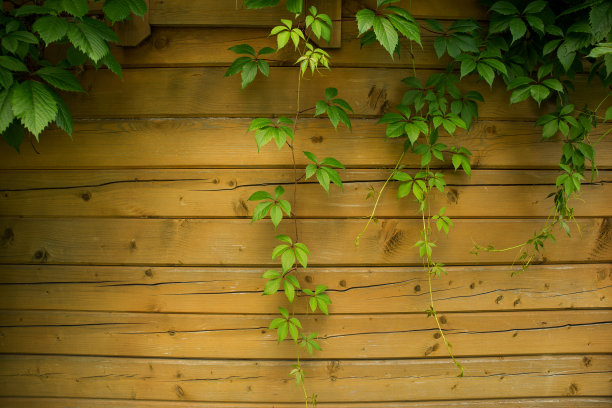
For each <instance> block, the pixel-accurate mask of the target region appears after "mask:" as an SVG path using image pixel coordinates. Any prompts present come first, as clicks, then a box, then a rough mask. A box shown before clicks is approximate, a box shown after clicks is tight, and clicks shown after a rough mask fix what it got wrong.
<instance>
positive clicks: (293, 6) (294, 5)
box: [286, 0, 304, 14]
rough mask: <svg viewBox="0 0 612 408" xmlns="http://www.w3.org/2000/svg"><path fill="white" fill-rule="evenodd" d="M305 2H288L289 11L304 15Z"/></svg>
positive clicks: (294, 0) (298, 0) (290, 0)
mask: <svg viewBox="0 0 612 408" xmlns="http://www.w3.org/2000/svg"><path fill="white" fill-rule="evenodd" d="M303 3H304V2H303V0H287V4H286V6H287V10H289V11H290V12H291V13H293V14H300V13H302V7H303Z"/></svg>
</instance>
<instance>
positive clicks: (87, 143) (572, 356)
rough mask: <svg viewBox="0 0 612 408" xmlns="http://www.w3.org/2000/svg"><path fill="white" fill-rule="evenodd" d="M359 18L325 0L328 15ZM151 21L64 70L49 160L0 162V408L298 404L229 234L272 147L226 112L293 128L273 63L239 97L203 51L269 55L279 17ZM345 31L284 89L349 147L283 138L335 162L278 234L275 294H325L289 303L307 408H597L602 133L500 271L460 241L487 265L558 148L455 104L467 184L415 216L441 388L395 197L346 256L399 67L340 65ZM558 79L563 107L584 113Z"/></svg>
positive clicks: (160, 8) (264, 251) (606, 209)
mask: <svg viewBox="0 0 612 408" xmlns="http://www.w3.org/2000/svg"><path fill="white" fill-rule="evenodd" d="M373 3H375V2H374V1H373V0H367V1H357V0H344V1H343V4H342V10H343V14H344V16H345V17H350V16H351V15H354V13H355V11H356V10H358V9H359V7H360V6H362V5H370V6H371V5H372V4H373ZM402 3H404V4H403V5H404V6H408V1H404V2H402ZM413 3H414V5H413V12H414V14H415V15H416V16H418V17H419V18H429V17H435V18H448V19H456V18H462V17H470V16H472V17H476V18H480V19H483V18H486V14H485V13H484V11H483V10H482V9H481V8H479V7H478V5H477V1H476V0H453V1H450V0H435V1H428V2H418V1H417V2H413ZM150 7H151V9H150V21H151V23H152V24H153V27H152V36H151V37H150V38H149V39H148V40H146V42H144V43H143V44H142V45H140V46H138V47H136V48H122V49H116V50H115V53H116V55H117V56H118V58H119V60H120V62H121V63H122V64H123V66H124V68H125V70H124V78H123V79H120V78H117V77H115V76H113V75H111V74H109V73H108V72H106V71H104V70H100V71H95V70H86V71H85V72H84V73H83V74H82V77H81V79H82V83H83V85H84V87H85V89H86V90H87V91H88V94H87V95H79V96H71V97H70V107H71V109H72V111H73V112H74V114H75V116H76V118H77V119H78V120H77V121H76V124H75V133H74V140H73V141H71V140H70V139H69V138H68V136H66V135H65V134H62V133H61V132H58V131H54V130H50V131H48V132H47V133H45V134H44V135H43V136H42V137H41V142H40V144H38V143H34V144H33V146H30V143H26V144H25V145H24V146H23V149H22V150H23V151H22V153H21V154H17V153H15V152H13V151H11V150H10V149H9V148H8V147H7V146H5V145H2V146H1V147H0V157H1V158H2V159H1V160H0V214H1V216H2V218H0V309H1V312H0V353H2V355H1V356H0V377H1V380H0V406H2V407H17V408H32V407H49V408H74V407H86V408H102V407H105V408H106V407H113V408H144V407H153V408H162V407H163V408H187V407H194V408H212V407H225V408H229V407H252V408H254V407H270V406H274V407H279V408H281V407H282V408H294V407H299V406H301V405H303V403H302V402H300V401H301V397H300V390H299V389H297V388H296V387H295V385H294V382H293V380H292V379H290V378H289V377H288V372H289V370H290V367H291V365H292V358H293V356H294V346H293V345H292V344H291V343H290V342H288V341H287V342H285V343H283V344H281V345H277V344H276V341H275V333H274V332H272V331H269V330H268V329H267V326H268V324H269V322H270V320H271V317H272V315H273V314H275V313H276V307H277V305H278V304H279V302H280V303H281V304H282V303H283V302H285V301H284V300H283V296H282V295H280V294H279V295H278V296H275V297H262V296H261V291H262V288H263V284H264V280H263V279H261V278H260V276H261V274H262V272H263V271H264V270H265V269H266V268H267V267H269V266H271V265H274V262H272V261H271V260H270V255H269V253H270V250H271V248H272V246H273V245H274V235H275V231H274V229H273V227H272V225H271V223H269V222H260V223H257V224H253V225H251V224H250V220H249V215H250V214H251V213H252V210H253V203H250V202H247V198H248V197H249V195H250V194H252V192H254V191H256V190H260V189H262V188H266V187H267V186H271V185H272V186H273V185H277V184H283V185H285V186H286V188H287V190H288V191H289V192H292V185H291V180H292V171H290V170H289V168H290V166H291V159H290V155H289V153H288V152H287V151H283V152H281V153H278V152H277V150H276V148H275V147H272V146H269V147H266V148H265V149H264V150H263V151H262V152H261V153H259V154H258V153H257V149H256V147H255V143H254V140H253V137H252V135H249V134H246V133H245V129H246V127H247V126H248V123H249V119H248V118H249V117H253V116H265V115H279V114H289V113H291V112H292V111H293V110H294V108H295V96H296V95H295V94H296V79H297V74H296V68H295V67H293V65H292V60H291V59H290V57H289V55H288V54H286V53H281V54H280V56H279V57H278V61H276V62H274V63H273V64H272V65H273V68H272V69H271V75H270V79H262V78H260V77H259V78H258V79H257V80H256V81H255V83H254V84H253V85H252V86H250V87H249V88H248V89H246V90H244V91H241V90H240V83H239V78H230V79H227V78H223V73H224V72H225V70H226V67H227V66H228V65H229V64H230V63H231V61H232V60H233V59H234V58H235V55H234V54H233V53H231V52H229V51H227V48H228V47H230V46H232V45H235V44H240V43H243V42H249V43H251V44H254V45H255V46H256V47H262V46H265V45H271V44H272V41H271V40H270V39H269V38H268V37H267V34H268V31H269V28H267V26H269V25H271V24H274V23H275V22H276V21H277V20H278V18H280V17H281V16H283V15H284V13H283V12H282V10H283V9H282V8H276V9H272V10H265V11H260V12H253V11H245V10H238V11H236V10H235V4H234V2H233V1H218V0H205V1H204V0H201V1H197V2H195V1H191V0H151V2H150ZM254 15H258V16H261V17H257V18H255V17H253V16H254ZM220 25H222V26H223V27H214V26H220ZM260 26H263V27H260ZM355 37H356V25H355V24H354V23H348V22H345V23H343V25H342V47H341V48H339V49H337V50H330V53H331V55H332V65H333V67H334V69H333V71H331V72H330V73H327V72H324V73H323V76H322V77H321V78H317V79H316V81H315V80H307V81H305V82H304V88H303V91H304V92H303V106H310V105H312V104H313V103H314V102H315V101H316V100H317V99H319V98H320V97H321V95H322V91H323V90H324V88H325V87H327V86H330V85H332V84H334V85H335V86H337V88H339V90H340V95H341V97H343V98H345V99H347V100H348V101H349V102H350V103H351V104H352V105H353V107H354V108H355V112H356V114H355V115H354V119H353V126H354V130H353V132H352V133H351V132H349V131H347V130H346V129H345V128H342V127H341V128H339V129H338V131H334V130H333V128H331V126H330V125H329V122H328V121H327V120H326V119H314V118H307V119H305V120H303V121H301V122H300V125H299V126H298V133H297V141H296V148H297V150H298V151H301V150H308V151H312V152H313V153H315V154H317V155H320V156H323V155H325V156H326V155H329V156H334V157H336V158H338V159H339V160H341V161H342V162H343V163H345V164H346V165H347V170H346V171H343V172H342V174H341V175H342V179H343V180H344V182H345V188H344V191H343V192H340V191H339V190H337V189H336V188H333V191H332V193H331V195H330V196H329V197H327V195H326V194H325V193H324V192H323V191H322V189H320V188H319V187H317V186H316V185H314V184H312V183H310V182H308V183H301V184H300V186H299V190H298V193H297V196H298V201H299V202H298V204H297V214H298V216H299V217H300V220H299V227H300V239H301V240H302V241H303V242H305V243H306V244H307V245H308V246H309V248H310V249H311V252H312V256H311V261H310V263H311V265H312V267H309V269H308V271H307V272H302V273H300V280H301V281H302V282H303V283H305V284H306V283H307V284H308V285H316V284H324V285H327V286H329V288H330V295H331V297H332V300H333V305H332V306H331V314H330V316H323V315H320V314H306V304H305V302H304V301H303V299H299V300H298V306H297V307H298V309H297V310H299V311H301V312H303V313H304V316H303V317H302V319H303V322H304V323H305V326H306V327H307V328H316V330H317V331H318V332H319V333H320V337H321V340H320V343H321V345H322V347H323V351H322V352H320V353H317V354H315V355H314V357H313V358H312V359H310V360H308V361H306V362H305V363H304V365H305V369H306V370H307V376H308V380H307V382H308V387H309V389H310V390H311V391H312V392H316V393H317V394H318V395H319V400H320V401H321V404H320V406H322V407H329V408H331V407H336V408H339V407H353V408H358V407H359V408H365V407H370V408H383V407H403V408H408V407H411V408H415V407H427V408H433V407H436V408H441V407H459V406H461V407H469V408H485V407H487V408H488V407H491V408H492V407H551V408H552V407H555V408H559V407H560V408H565V407H567V408H569V407H604V406H610V404H612V398H610V396H611V395H612V382H611V381H612V355H610V354H609V353H610V352H611V351H612V326H611V324H612V311H611V310H612V309H611V307H612V218H611V217H612V205H610V202H612V184H611V183H612V139H611V138H610V137H608V138H606V139H604V140H603V141H601V142H600V144H599V145H598V148H597V154H598V162H599V168H600V169H601V171H600V173H599V176H598V177H597V178H596V179H595V181H594V182H592V183H585V185H584V186H583V192H582V194H581V196H580V199H576V200H574V202H573V204H574V206H575V208H576V214H577V215H578V217H577V222H578V224H579V225H580V229H581V234H579V233H578V231H577V230H576V228H575V227H572V228H573V232H574V233H573V236H572V238H567V237H566V236H564V234H562V233H558V234H557V238H558V243H557V244H556V245H550V244H549V245H547V247H546V252H545V256H544V257H542V258H541V259H538V260H537V263H538V264H537V265H534V266H533V267H532V268H531V269H530V270H529V271H528V272H527V273H525V274H523V275H521V276H519V277H511V276H510V274H511V271H513V270H515V269H516V267H513V266H512V263H513V259H514V256H515V254H514V253H501V254H494V255H493V254H481V255H480V256H478V257H475V256H474V255H471V254H470V253H469V251H470V249H471V247H472V239H476V240H478V242H480V243H483V244H489V243H492V244H495V245H498V246H506V245H511V244H515V243H517V242H520V241H522V240H524V239H525V238H526V237H528V236H529V235H531V234H532V233H533V231H534V230H535V229H537V228H538V227H539V226H541V225H542V224H543V222H544V219H545V217H546V216H547V214H548V212H549V210H550V208H551V204H552V203H551V200H550V199H548V200H547V199H545V197H546V195H547V194H548V193H549V192H551V191H553V189H554V183H555V179H556V176H557V171H556V168H557V166H558V161H559V157H560V148H561V142H560V141H559V140H550V141H547V142H541V141H540V135H539V133H538V129H537V128H535V127H534V123H533V121H534V118H536V117H537V116H538V113H537V111H536V109H535V106H534V105H533V104H528V103H522V104H518V105H513V106H508V102H507V101H508V94H507V93H506V92H505V90H504V87H503V86H502V85H501V84H500V83H496V84H495V87H494V88H493V90H492V91H489V90H488V87H487V86H486V85H484V86H483V84H482V83H479V84H475V85H474V86H475V87H476V88H477V89H479V90H480V91H481V92H482V93H483V94H484V96H485V98H486V100H487V103H486V104H485V105H483V106H481V120H480V121H479V122H478V123H476V125H475V126H474V129H473V131H471V132H470V133H469V134H468V135H465V134H463V135H461V136H460V138H461V143H462V144H463V145H465V146H467V147H468V148H469V149H471V150H472V152H473V153H474V156H473V158H472V166H473V167H474V171H473V175H472V177H471V179H469V178H467V177H466V176H465V175H463V174H455V173H454V172H453V171H451V170H448V169H447V170H444V171H445V174H446V177H447V180H448V183H449V186H448V188H447V190H446V193H445V194H444V195H442V194H439V195H437V196H436V197H435V203H434V206H435V207H441V206H446V207H447V213H448V214H449V215H450V216H451V217H453V219H454V220H455V224H456V228H454V229H453V230H452V232H451V235H450V237H449V238H448V239H447V238H445V237H442V236H440V237H438V245H439V247H438V250H437V257H438V258H439V259H441V260H443V261H444V262H445V263H446V264H447V265H449V267H448V275H447V276H444V277H443V278H441V279H439V280H436V281H435V282H434V285H435V286H434V298H435V300H436V304H437V308H438V309H439V311H440V312H441V320H442V322H443V327H444V329H445V330H446V332H447V334H448V337H449V340H450V341H451V342H452V343H453V345H454V350H455V353H456V355H457V356H458V358H459V360H460V361H461V362H462V364H463V365H464V366H465V370H466V371H465V377H464V378H456V377H455V376H456V374H457V371H456V368H455V367H454V366H453V364H452V363H451V362H450V360H449V358H448V356H447V353H446V351H445V348H444V346H443V344H442V343H441V341H440V339H439V336H438V334H437V332H436V330H435V328H434V322H433V321H432V320H431V319H427V318H426V317H425V315H424V314H423V312H422V311H423V310H425V309H426V308H427V307H428V301H427V296H428V295H427V293H426V287H427V281H426V276H425V274H424V272H423V271H422V268H420V267H419V266H418V264H419V259H418V256H417V255H418V254H417V253H416V252H415V249H414V248H412V245H413V243H414V242H415V241H416V240H417V239H418V231H419V222H420V221H419V219H418V218H417V213H416V205H415V203H414V202H411V200H408V199H405V200H402V201H398V200H396V199H395V193H396V186H393V187H392V188H391V189H389V190H388V191H387V192H386V193H385V195H384V198H383V200H382V204H381V206H380V209H379V211H378V217H379V222H378V223H377V224H374V225H372V226H371V227H370V229H369V231H368V233H367V234H366V236H364V237H363V238H362V240H361V245H360V246H359V247H358V248H355V246H354V244H353V242H354V239H355V237H356V235H357V234H358V232H359V231H360V229H361V228H362V227H363V225H364V220H363V219H362V218H361V217H364V216H367V214H368V213H369V211H370V210H371V206H372V201H371V200H370V201H366V200H365V196H366V194H367V190H368V188H369V187H370V186H373V187H374V188H380V187H381V185H382V182H383V181H384V179H385V177H386V175H387V174H388V171H389V170H388V169H389V168H390V167H392V166H393V165H394V163H395V160H396V159H397V157H398V156H399V153H400V149H401V144H400V142H399V141H385V140H384V127H382V126H379V125H376V117H377V116H378V115H380V114H381V112H384V111H385V110H386V109H388V108H389V107H390V106H393V105H394V104H396V103H397V102H398V101H399V99H400V98H401V95H402V93H403V89H402V86H401V84H400V82H399V81H400V79H402V78H404V77H406V76H408V75H409V72H410V71H409V69H408V68H409V67H410V66H411V61H410V59H409V58H402V59H396V60H395V61H392V60H391V59H390V58H389V57H388V56H387V55H386V53H385V52H384V51H383V50H382V48H380V47H376V46H373V47H368V48H367V49H365V50H363V51H360V50H359V41H358V40H357V39H356V38H355ZM432 40H433V39H432V38H430V37H427V36H425V38H424V43H425V44H426V49H425V51H421V50H415V57H416V59H415V64H416V67H417V69H418V75H419V76H425V75H427V74H428V73H429V72H431V71H432V70H436V69H439V68H440V67H441V66H442V63H440V62H438V61H437V59H436V58H435V55H434V54H433V53H432V51H431V47H430V45H431V43H432ZM274 58H276V57H274ZM578 81H579V83H580V84H581V86H578V87H577V91H576V95H575V99H576V101H578V102H579V103H580V102H587V101H590V102H594V101H598V100H599V94H601V92H600V91H593V90H589V89H588V88H586V86H582V84H584V79H582V78H581V79H579V80H578ZM261 93H266V94H267V95H268V97H266V98H263V99H262V98H261V97H260V95H261ZM602 132H603V131H602V130H601V129H597V130H596V131H595V134H596V135H600V134H602ZM298 163H299V165H304V164H305V162H304V159H303V157H301V154H299V155H298ZM405 163H406V165H407V166H408V167H415V166H417V165H418V164H417V162H416V161H415V158H414V157H409V158H407V159H406V160H405ZM446 167H447V168H448V167H449V165H448V164H446ZM279 231H280V232H281V233H282V232H290V231H289V229H288V227H287V225H282V226H281V227H279Z"/></svg>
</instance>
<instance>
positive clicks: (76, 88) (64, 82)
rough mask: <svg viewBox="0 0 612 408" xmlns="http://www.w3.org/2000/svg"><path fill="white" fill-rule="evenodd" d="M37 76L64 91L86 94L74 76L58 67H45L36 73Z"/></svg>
mask: <svg viewBox="0 0 612 408" xmlns="http://www.w3.org/2000/svg"><path fill="white" fill-rule="evenodd" d="M36 74H37V75H38V76H39V77H41V78H42V79H43V80H44V81H45V82H47V83H48V84H50V85H52V86H54V87H56V88H57V89H61V90H62V91H72V92H83V93H84V92H85V90H84V89H83V88H82V87H81V84H79V81H77V79H76V77H75V76H74V74H72V73H71V72H69V71H66V70H65V69H62V68H57V67H44V68H41V69H39V70H38V71H36Z"/></svg>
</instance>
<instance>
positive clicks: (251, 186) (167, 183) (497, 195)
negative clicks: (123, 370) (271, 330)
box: [0, 169, 612, 218]
mask: <svg viewBox="0 0 612 408" xmlns="http://www.w3.org/2000/svg"><path fill="white" fill-rule="evenodd" d="M415 172H416V171H415ZM415 172H413V173H415ZM445 173H446V174H445V179H446V182H447V183H448V185H447V187H446V189H445V192H444V193H441V192H439V191H436V192H435V194H432V212H434V213H438V211H439V209H440V208H442V207H445V208H446V209H447V211H446V214H447V215H449V216H451V217H475V218H487V217H504V218H509V217H547V216H548V215H549V214H551V212H552V209H553V205H554V204H553V201H552V199H546V197H547V196H548V194H550V193H551V192H554V191H555V190H556V187H555V180H556V179H557V177H558V174H559V173H558V172H549V171H533V170H529V171H485V170H481V171H474V173H473V174H472V177H468V176H467V175H465V174H464V173H455V172H453V171H447V172H445ZM300 174H303V170H300ZM388 176H389V171H384V170H349V171H342V170H341V171H340V177H341V178H342V180H343V183H344V189H343V190H342V191H340V190H339V189H337V188H335V187H334V188H332V194H330V195H328V194H327V193H326V192H325V191H324V190H323V189H322V188H321V187H320V185H319V184H318V182H317V181H316V179H314V178H311V179H310V180H308V181H307V182H301V183H300V184H299V186H298V195H297V196H298V200H299V204H298V206H297V207H296V208H295V209H294V211H295V212H296V214H297V216H298V217H299V218H318V217H342V218H345V217H366V216H369V215H370V213H371V211H372V207H373V201H374V200H372V199H370V200H366V196H367V195H368V192H369V190H370V189H371V188H374V189H375V190H376V191H379V190H380V189H381V188H382V186H383V184H384V182H385V180H386V179H387V177H388ZM277 185H283V186H284V188H285V190H286V193H285V197H293V190H294V187H293V172H288V171H286V170H271V169H265V170H237V169H232V170H107V171H101V170H85V171H84V170H69V171H62V170H58V171H50V170H41V171H28V172H24V171H2V172H0V214H3V215H5V216H6V215H11V216H30V217H32V216H34V217H39V216H45V217H49V216H50V217H53V216H64V217H70V216H79V217H80V216H86V217H141V216H153V217H196V218H200V217H201V218H214V217H249V216H251V215H252V213H253V209H254V207H255V206H256V205H257V203H258V202H250V201H248V199H249V197H250V196H251V194H253V193H254V192H255V191H259V190H265V191H270V192H272V191H273V189H274V188H275V186H277ZM398 185H399V183H396V182H394V183H392V184H390V185H389V186H388V187H387V189H385V192H384V194H383V196H382V199H381V200H382V201H381V202H382V204H381V205H380V206H379V207H378V208H377V211H376V216H377V217H378V218H384V217H412V218H420V215H419V214H418V212H417V210H418V203H417V202H416V200H415V199H410V198H408V199H403V200H398V199H397V188H398ZM610 197H612V172H608V171H603V172H601V173H599V176H598V177H597V178H596V179H595V183H594V184H589V183H585V184H584V185H583V186H582V193H581V194H580V199H576V200H572V201H571V205H573V206H574V208H575V211H576V215H577V216H579V217H586V216H591V217H602V216H606V217H608V216H612V206H610Z"/></svg>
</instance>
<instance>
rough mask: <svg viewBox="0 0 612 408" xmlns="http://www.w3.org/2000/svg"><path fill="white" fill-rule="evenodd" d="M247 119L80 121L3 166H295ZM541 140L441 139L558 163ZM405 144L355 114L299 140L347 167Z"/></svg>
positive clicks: (610, 149) (487, 132) (518, 127)
mask: <svg viewBox="0 0 612 408" xmlns="http://www.w3.org/2000/svg"><path fill="white" fill-rule="evenodd" d="M249 123H250V120H248V119H192V118H190V119H144V120H97V121H77V122H76V123H75V131H74V134H73V139H74V140H71V139H70V138H69V137H68V136H67V135H66V134H65V133H64V132H62V131H58V130H55V131H53V130H52V131H48V132H46V133H45V134H43V135H42V136H41V138H40V143H39V144H38V143H37V144H36V151H35V150H34V149H33V148H32V147H31V146H28V145H27V144H24V146H22V149H21V153H17V152H16V151H15V150H14V149H12V148H11V147H9V146H8V145H6V144H5V143H3V144H0V155H1V156H2V159H3V160H0V168H2V169H49V168H111V167H115V168H116V167H119V168H126V167H147V168H159V167H163V168H168V167H170V168H173V167H174V168H176V167H188V168H202V167H249V168H252V167H285V168H289V167H291V163H292V162H291V153H290V152H289V150H288V149H283V150H281V151H280V152H279V151H278V149H277V148H276V147H275V146H272V144H270V145H268V146H266V147H264V148H263V149H262V151H261V153H258V152H257V147H256V145H255V141H254V138H253V135H252V134H247V133H246V130H247V129H248V127H249ZM604 130H605V128H603V127H598V128H596V129H594V131H593V137H594V138H599V137H600V136H601V135H602V134H603V131H604ZM541 139H542V136H541V130H540V129H539V128H536V127H535V126H534V124H533V122H500V121H480V122H477V123H476V124H475V125H474V126H473V128H472V130H471V131H470V132H469V133H468V134H465V133H463V132H460V133H458V134H457V142H456V141H453V140H452V139H450V138H449V137H444V136H442V137H441V138H440V141H441V142H442V143H445V144H447V145H451V146H453V145H456V144H457V143H458V144H460V145H461V146H465V147H466V148H468V149H470V150H471V151H472V153H473V156H472V158H471V161H472V167H474V168H497V169H509V168H520V169H541V168H548V169H558V167H559V158H560V157H561V154H562V153H561V149H562V143H561V141H560V140H559V139H551V140H547V141H545V142H542V141H541ZM402 145H403V140H399V139H391V140H385V128H384V126H382V125H376V120H367V119H366V120H363V119H355V120H353V131H352V132H350V131H348V130H347V129H346V128H344V127H339V128H338V130H337V131H335V130H334V129H333V127H332V126H330V124H329V121H328V120H327V119H302V120H301V121H300V123H299V125H298V131H297V133H296V141H295V148H296V150H297V151H298V152H300V151H303V150H306V151H310V152H312V153H314V154H316V155H317V157H327V156H332V157H335V158H336V159H338V160H340V161H341V162H342V163H344V165H345V166H348V167H390V168H393V167H394V166H395V163H396V162H397V160H398V158H399V156H400V154H401V151H402ZM68 157H69V158H70V160H68V159H67V158H68ZM296 160H297V163H298V165H299V166H304V165H305V164H306V162H307V159H306V158H305V156H304V155H303V154H301V153H299V154H297V155H296ZM403 163H404V164H405V165H406V166H408V167H418V166H419V165H420V156H417V155H413V154H410V155H407V157H405V158H404V161H403ZM436 163H437V164H438V165H439V164H440V163H439V162H434V164H436ZM597 165H598V167H599V168H600V169H610V168H612V138H609V137H608V138H604V139H603V140H602V141H601V142H600V143H599V144H598V148H597ZM446 166H450V163H446Z"/></svg>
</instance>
